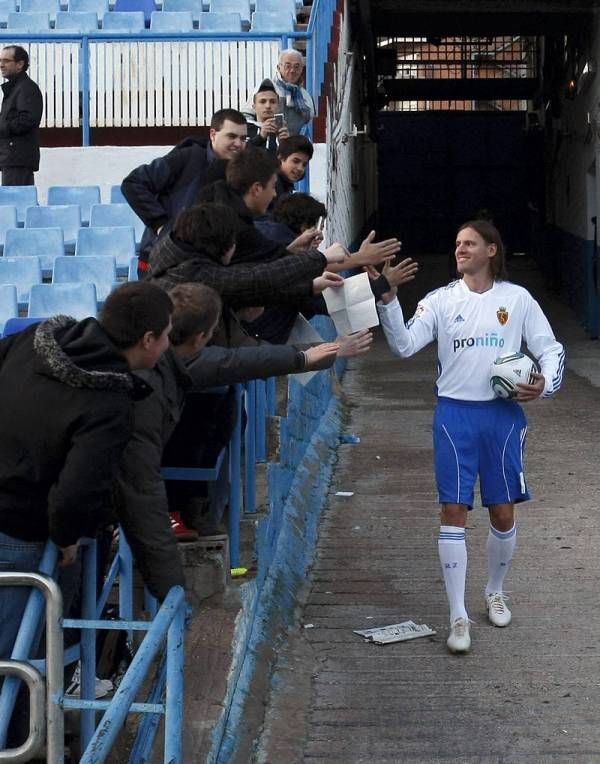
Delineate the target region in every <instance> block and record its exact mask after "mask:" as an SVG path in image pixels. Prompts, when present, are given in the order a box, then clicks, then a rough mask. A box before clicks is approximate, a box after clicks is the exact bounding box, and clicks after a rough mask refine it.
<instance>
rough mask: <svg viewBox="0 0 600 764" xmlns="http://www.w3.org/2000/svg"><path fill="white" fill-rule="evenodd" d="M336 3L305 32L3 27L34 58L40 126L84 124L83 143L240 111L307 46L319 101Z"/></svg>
mask: <svg viewBox="0 0 600 764" xmlns="http://www.w3.org/2000/svg"><path fill="white" fill-rule="evenodd" d="M335 9H336V3H335V1H334V0H315V2H314V4H313V6H312V11H311V15H310V20H309V24H308V28H307V31H306V32H286V33H282V34H277V33H259V32H244V33H231V34H227V33H222V32H219V33H209V32H199V31H195V32H187V33H185V34H173V33H168V34H167V33H156V32H150V31H147V32H144V33H141V34H132V33H121V34H118V33H115V32H103V31H100V30H99V31H97V32H92V33H89V34H85V35H81V34H75V33H69V32H62V31H60V30H48V31H47V32H42V33H39V34H32V33H19V32H18V31H17V30H10V31H9V30H5V29H3V30H0V42H2V41H6V42H8V41H9V40H10V41H11V42H15V43H18V44H19V45H22V46H23V47H24V48H26V49H27V50H28V52H29V55H30V59H31V64H30V70H29V74H30V76H31V78H32V79H33V80H34V81H35V82H37V84H38V85H39V87H40V89H41V91H42V93H43V95H44V114H43V117H42V124H41V126H42V127H57V128H62V127H81V130H82V144H83V145H84V146H89V145H90V138H91V129H92V128H102V127H155V126H160V127H163V126H166V127H170V126H200V125H206V124H208V123H209V122H210V118H211V116H212V114H213V113H214V112H215V111H217V110H218V109H221V108H235V109H242V108H243V106H244V104H245V103H246V102H247V100H248V98H249V97H250V96H251V94H252V92H253V90H254V88H255V87H256V85H257V84H258V83H260V82H261V80H263V79H265V78H266V77H271V76H273V74H274V72H275V69H276V65H277V57H278V55H279V51H280V50H282V49H284V48H287V47H289V46H290V45H291V44H292V43H293V41H303V42H304V43H305V45H306V87H307V89H308V91H309V92H310V93H311V94H312V95H313V97H314V98H315V100H316V101H318V98H319V95H320V94H321V88H322V85H323V82H324V78H325V64H326V62H327V53H328V45H329V42H330V40H331V21H332V19H333V14H334V12H335Z"/></svg>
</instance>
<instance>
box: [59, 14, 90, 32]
mask: <svg viewBox="0 0 600 764" xmlns="http://www.w3.org/2000/svg"><path fill="white" fill-rule="evenodd" d="M55 29H58V30H62V31H63V32H77V33H78V34H87V33H88V32H97V31H98V16H97V14H95V13H94V12H93V11H59V12H58V13H57V14H56V24H55Z"/></svg>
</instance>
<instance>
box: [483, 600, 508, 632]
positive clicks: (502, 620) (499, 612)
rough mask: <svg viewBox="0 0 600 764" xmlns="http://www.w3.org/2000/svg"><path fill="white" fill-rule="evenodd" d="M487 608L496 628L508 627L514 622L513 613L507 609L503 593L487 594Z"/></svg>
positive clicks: (491, 621)
mask: <svg viewBox="0 0 600 764" xmlns="http://www.w3.org/2000/svg"><path fill="white" fill-rule="evenodd" d="M485 606H486V608H487V614H488V618H489V620H490V623H493V624H494V626H508V624H509V623H510V622H511V620H512V613H511V612H510V610H509V609H508V608H507V607H506V596H505V595H504V594H502V592H493V593H492V594H486V597H485Z"/></svg>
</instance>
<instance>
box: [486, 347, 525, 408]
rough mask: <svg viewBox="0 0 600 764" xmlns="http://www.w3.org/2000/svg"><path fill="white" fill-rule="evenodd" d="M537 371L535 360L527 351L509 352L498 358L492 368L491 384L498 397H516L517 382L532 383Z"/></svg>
mask: <svg viewBox="0 0 600 764" xmlns="http://www.w3.org/2000/svg"><path fill="white" fill-rule="evenodd" d="M536 371H537V366H536V363H535V361H533V360H532V359H531V358H530V357H529V356H527V355H525V353H508V354H507V355H501V356H498V358H496V360H495V361H494V363H493V364H492V366H491V369H490V385H491V386H492V390H493V391H494V393H495V394H496V396H497V397H498V398H514V397H515V396H516V394H517V392H518V388H517V383H521V384H524V385H530V384H532V382H533V376H532V375H533V374H534V372H536Z"/></svg>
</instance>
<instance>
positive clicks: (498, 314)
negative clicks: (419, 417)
mask: <svg viewBox="0 0 600 764" xmlns="http://www.w3.org/2000/svg"><path fill="white" fill-rule="evenodd" d="M378 309H379V316H380V319H381V325H382V326H383V330H384V332H385V336H386V338H387V341H388V344H389V346H390V348H391V350H392V352H393V353H395V354H396V355H399V356H401V357H403V358H407V357H408V356H411V355H413V354H414V353H416V352H418V351H419V350H421V348H423V347H425V345H428V344H429V343H430V342H433V340H435V339H437V343H438V360H439V376H438V380H437V393H438V395H440V396H444V397H446V398H456V399H459V400H466V401H487V400H491V399H492V398H494V393H493V391H492V388H491V386H490V365H491V364H492V362H493V361H494V360H495V359H496V358H497V357H498V356H499V355H505V354H507V353H512V352H515V351H518V350H520V348H521V341H522V340H524V341H525V342H526V343H527V348H528V350H529V351H530V353H531V354H532V355H533V356H534V357H535V358H536V360H537V361H538V363H539V365H540V368H541V373H542V374H543V375H544V378H545V380H546V384H545V388H544V392H543V395H542V397H544V398H547V397H549V396H551V395H553V394H554V393H555V392H556V391H557V390H558V388H559V387H560V385H561V382H562V378H563V373H564V362H565V353H564V349H563V346H562V345H561V344H560V342H557V341H556V339H555V337H554V334H553V332H552V329H551V327H550V324H549V323H548V319H547V318H546V316H545V315H544V313H543V312H542V309H541V308H540V306H539V305H538V303H537V302H536V301H535V300H534V299H533V297H532V296H531V295H530V294H529V292H528V291H527V290H526V289H524V288H523V287H521V286H518V285H517V284H512V283H511V282H510V281H496V282H494V285H493V287H492V288H491V289H488V291H487V292H483V293H482V294H479V293H478V292H472V291H471V290H470V289H469V288H468V286H467V285H466V284H465V283H464V281H463V280H462V279H458V280H457V281H452V282H451V283H450V284H448V285H447V286H444V287H441V288H440V289H436V290H435V291H433V292H430V293H429V294H428V295H427V296H426V297H425V298H424V299H423V300H421V302H419V304H418V306H417V309H416V311H415V315H414V316H413V317H412V318H411V319H410V321H408V322H407V323H406V325H405V323H404V317H403V314H402V308H401V307H400V303H399V302H398V300H393V301H392V302H391V303H389V304H387V305H384V304H382V303H380V304H379V305H378Z"/></svg>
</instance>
